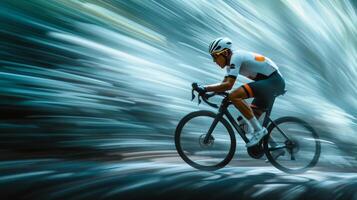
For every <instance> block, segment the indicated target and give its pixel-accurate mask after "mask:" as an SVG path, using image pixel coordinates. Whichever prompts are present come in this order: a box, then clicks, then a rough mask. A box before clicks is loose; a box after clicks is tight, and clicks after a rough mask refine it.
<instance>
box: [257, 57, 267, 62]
mask: <svg viewBox="0 0 357 200" xmlns="http://www.w3.org/2000/svg"><path fill="white" fill-rule="evenodd" d="M255 60H256V61H258V62H264V61H265V57H264V56H262V55H255Z"/></svg>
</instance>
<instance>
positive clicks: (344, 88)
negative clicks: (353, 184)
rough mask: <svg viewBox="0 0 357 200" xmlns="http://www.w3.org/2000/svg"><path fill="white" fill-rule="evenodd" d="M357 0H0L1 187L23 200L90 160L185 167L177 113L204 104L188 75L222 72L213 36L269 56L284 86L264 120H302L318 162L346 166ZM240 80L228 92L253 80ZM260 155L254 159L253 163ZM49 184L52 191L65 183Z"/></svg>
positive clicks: (351, 138)
mask: <svg viewBox="0 0 357 200" xmlns="http://www.w3.org/2000/svg"><path fill="white" fill-rule="evenodd" d="M356 6H357V5H356V2H355V1H354V2H353V1H309V2H305V1H201V0H199V1H139V0H137V1H136V0H135V1H134V0H133V1H109V0H108V1H107V0H102V1H94V0H93V1H91V0H87V1H85V0H57V1H48V0H29V1H12V0H3V1H1V2H0V86H1V87H0V96H1V98H0V109H1V115H0V116H1V122H0V132H1V133H0V149H1V160H2V161H1V162H0V170H1V171H2V173H1V176H2V177H0V182H1V184H3V185H2V186H5V185H6V187H3V190H2V193H3V194H7V195H10V196H11V195H15V194H13V193H11V192H10V191H9V190H7V189H8V187H10V188H11V189H12V190H13V189H14V188H20V189H18V190H16V191H17V192H22V193H18V194H24V195H25V194H27V196H26V197H28V198H30V197H33V196H31V195H35V196H36V195H41V194H43V193H38V194H32V192H30V189H29V188H31V187H33V186H29V185H31V184H32V182H31V180H32V181H34V180H40V179H41V178H42V179H45V180H46V181H42V182H41V184H40V186H38V185H37V186H36V187H41V188H42V186H43V185H46V184H48V182H50V181H49V180H56V181H58V179H60V180H62V181H63V182H65V181H66V180H67V179H68V181H69V182H70V180H73V179H75V180H78V179H77V178H78V177H77V176H80V175H79V174H80V173H74V171H75V170H76V171H83V170H88V168H90V167H92V166H94V167H93V168H95V169H97V170H98V169H99V168H100V169H103V170H104V169H111V170H112V169H118V170H117V171H120V170H122V169H123V168H125V167H126V168H127V169H128V170H130V169H133V170H134V171H135V169H142V168H146V167H149V166H153V165H155V166H159V165H160V164H161V165H160V166H164V167H162V168H163V169H165V168H170V167H171V168H174V169H176V168H175V167H172V166H176V167H177V166H181V167H182V166H186V165H185V164H184V163H182V161H180V158H179V157H178V156H177V154H176V152H175V148H174V142H173V133H174V129H175V127H176V125H177V123H178V121H179V120H180V118H182V117H183V116H184V115H186V114H187V113H189V112H191V111H194V110H198V109H210V108H208V107H207V106H205V105H203V104H202V105H200V106H198V105H197V102H191V101H190V98H191V93H190V84H191V83H192V82H199V83H204V84H208V83H215V82H219V81H221V80H222V78H223V76H224V70H221V69H219V68H218V67H216V66H215V65H214V63H213V62H212V59H211V58H210V56H209V55H208V53H207V48H208V44H209V43H210V42H211V40H213V39H215V38H217V37H220V36H227V37H230V38H231V39H232V40H233V42H234V46H235V47H236V48H239V49H245V50H249V51H254V52H258V53H260V54H262V55H265V56H267V57H269V58H271V59H272V60H273V61H275V62H276V63H277V64H278V66H279V69H280V71H281V73H282V74H283V76H284V77H285V80H286V83H287V88H286V89H287V90H288V92H287V93H286V94H285V95H284V96H282V97H279V99H278V100H277V101H276V103H275V105H274V109H273V113H272V115H273V118H278V117H279V116H286V115H289V116H297V117H301V118H304V119H305V120H306V121H308V122H309V123H311V124H312V125H313V126H314V127H315V128H316V129H317V130H318V133H319V135H320V137H321V138H322V139H323V142H322V154H321V158H320V162H319V165H318V167H320V168H318V169H321V170H322V171H323V170H325V171H335V172H337V171H340V172H355V171H356V170H355V168H356V166H357V156H356V155H357V154H356V153H357V149H356V148H355V147H356V144H357V134H356V127H357V125H356V122H357V119H356V113H357V99H356V97H357V90H356V88H357V82H356V81H355V80H356V79H357V56H356V55H357V14H356ZM238 80H239V81H240V82H237V83H236V84H235V88H236V87H239V86H240V85H241V84H243V83H246V82H248V81H249V80H248V79H245V78H243V77H239V78H238ZM232 111H233V109H232ZM237 148H238V149H237V155H236V159H238V160H239V159H241V158H247V159H246V160H244V159H242V160H241V162H239V161H238V162H237V163H236V166H240V165H244V162H253V161H249V160H250V159H249V158H248V157H247V154H246V153H245V150H244V146H243V145H242V143H239V144H238V147H237ZM68 162H70V163H68ZM108 162H109V163H110V165H109V164H108ZM170 162H172V163H176V162H177V163H179V164H177V163H176V164H172V165H169V166H168V165H167V163H170ZM104 163H105V164H104ZM122 163H131V164H130V165H129V164H128V165H126V166H125V167H123V166H122V165H121V164H122ZM132 163H134V164H132ZM108 165H109V166H108ZM259 165H264V161H262V160H259V161H256V162H253V164H252V166H259ZM103 166H105V167H103ZM101 167H103V168H101ZM93 168H90V169H91V170H92V169H93ZM73 169H75V170H73ZM119 169H120V170H119ZM185 169H186V168H185ZM188 169H189V170H192V173H194V172H195V171H193V169H190V168H189V167H187V169H186V170H188ZM228 169H230V168H228ZM249 169H251V168H248V169H247V170H249ZM269 169H270V168H269ZM61 170H64V171H65V172H63V173H62V172H61ZM232 170H233V169H232ZM272 170H273V169H272ZM178 171H179V170H178ZM101 172H102V171H101ZM274 172H275V171H274ZM91 173H93V174H94V175H93V177H95V173H96V171H95V170H94V171H91ZM105 173H106V172H105ZM118 173H119V172H118ZM160 173H161V174H162V173H164V172H159V173H158V175H157V176H160ZM196 173H198V172H196ZM87 175H88V174H85V175H83V176H87ZM52 176H55V177H54V178H53V179H51V178H49V177H52ZM354 176H356V175H354ZM61 177H62V178H61ZM125 177H126V176H125V174H121V178H125ZM153 177H155V176H153ZM133 180H135V178H134V179H133ZM133 180H132V182H133V183H137V182H135V181H133ZM155 180H156V179H155ZM155 180H154V181H153V179H152V178H151V179H148V181H147V182H146V183H152V182H155ZM16 181H17V182H16ZM23 182H26V183H28V184H27V185H26V184H25V185H21V184H19V183H23ZM30 182H31V184H30ZM138 182H140V181H138ZM9 183H12V184H13V185H11V184H9ZM66 183H67V182H66ZM144 185H145V184H144ZM136 186H138V185H136ZM58 187H59V188H52V189H53V190H54V191H57V190H60V189H64V188H67V186H63V185H62V186H58ZM121 188H123V187H121ZM133 188H135V187H134V186H133V187H130V186H127V188H126V189H133ZM37 189H38V188H37ZM82 189H83V188H82ZM124 190H125V189H122V190H119V191H116V192H115V193H113V194H117V193H120V192H123V191H124ZM103 191H104V190H103ZM103 191H101V192H103ZM47 192H48V191H47ZM98 192H100V191H98ZM303 192H304V191H303ZM305 192H306V191H305ZM66 193H68V191H66V192H64V194H66ZM29 194H31V195H29ZM111 194H112V193H111ZM57 195H60V196H61V195H63V193H61V194H57ZM109 196H110V195H109ZM36 197H38V196H36ZM56 197H58V196H56ZM356 198H357V197H356Z"/></svg>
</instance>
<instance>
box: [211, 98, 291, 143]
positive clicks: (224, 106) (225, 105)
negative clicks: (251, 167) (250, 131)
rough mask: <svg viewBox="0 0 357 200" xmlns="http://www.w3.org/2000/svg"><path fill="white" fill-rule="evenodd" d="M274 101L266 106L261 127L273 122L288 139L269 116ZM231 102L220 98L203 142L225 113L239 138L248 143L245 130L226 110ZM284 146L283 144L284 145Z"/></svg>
mask: <svg viewBox="0 0 357 200" xmlns="http://www.w3.org/2000/svg"><path fill="white" fill-rule="evenodd" d="M274 101H275V100H273V101H272V102H271V105H270V106H269V107H268V109H267V110H266V114H265V117H264V120H263V127H268V124H269V123H271V124H273V126H275V127H276V128H277V129H278V130H279V132H280V133H281V134H282V135H283V136H284V137H285V138H286V139H287V140H288V141H290V138H289V137H288V136H287V135H286V134H285V133H284V131H283V130H281V129H280V128H279V127H278V126H277V125H276V124H275V123H274V121H273V120H272V119H271V118H270V113H271V110H272V107H273V104H274ZM231 104H232V102H230V101H229V99H228V97H225V98H224V99H223V100H222V103H221V105H220V107H219V109H218V113H217V116H216V118H215V119H214V120H213V122H212V124H211V126H210V128H209V129H208V132H207V134H206V137H205V139H204V142H205V143H207V142H208V141H209V138H210V136H211V134H212V132H213V130H214V129H215V127H216V125H217V123H218V121H219V120H220V119H221V118H222V117H223V116H224V115H225V116H226V117H227V119H228V121H229V122H230V123H231V125H233V127H234V129H235V130H236V131H237V132H238V134H239V135H240V136H241V138H242V139H243V141H244V142H245V143H248V142H249V139H248V138H247V136H246V135H245V132H244V130H242V128H240V127H239V125H238V123H237V122H236V120H235V119H234V118H233V116H232V115H231V113H230V112H229V111H228V107H229V105H231ZM284 147H285V146H284ZM284 147H275V148H276V149H279V148H284Z"/></svg>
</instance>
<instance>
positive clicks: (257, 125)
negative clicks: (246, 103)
mask: <svg viewBox="0 0 357 200" xmlns="http://www.w3.org/2000/svg"><path fill="white" fill-rule="evenodd" d="M249 122H250V124H251V125H252V126H253V129H254V131H260V130H262V128H263V127H262V125H261V124H260V123H259V121H258V120H257V118H255V117H253V118H252V119H250V120H249Z"/></svg>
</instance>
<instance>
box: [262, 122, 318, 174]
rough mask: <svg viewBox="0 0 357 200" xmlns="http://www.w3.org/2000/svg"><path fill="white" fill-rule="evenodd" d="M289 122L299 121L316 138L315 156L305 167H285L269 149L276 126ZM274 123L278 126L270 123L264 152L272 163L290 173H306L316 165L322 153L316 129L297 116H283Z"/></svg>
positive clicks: (265, 138)
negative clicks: (270, 139)
mask: <svg viewBox="0 0 357 200" xmlns="http://www.w3.org/2000/svg"><path fill="white" fill-rule="evenodd" d="M287 122H289V123H297V124H299V125H301V126H303V127H304V128H306V129H307V130H309V131H310V132H311V134H312V136H313V138H314V141H315V153H314V156H313V158H312V160H311V162H310V163H309V164H308V165H306V166H305V167H303V168H298V169H290V168H287V167H284V166H282V165H281V164H279V163H278V162H277V161H276V160H275V159H274V158H273V156H272V155H271V153H270V151H269V138H271V137H270V136H271V134H272V131H273V129H274V128H276V126H279V125H281V124H283V123H287ZM274 123H275V124H276V126H275V125H274V124H273V123H270V124H269V126H268V129H267V130H268V134H267V135H266V136H265V137H264V139H263V148H264V153H265V155H266V157H267V159H268V160H269V161H270V163H271V164H272V165H273V166H274V167H276V168H277V169H279V170H281V171H283V172H286V173H290V174H300V173H304V172H306V171H308V170H309V169H311V168H312V167H314V166H315V165H316V164H317V162H318V160H319V157H320V154H321V144H320V140H319V136H318V134H317V133H316V131H315V130H314V129H313V128H312V126H311V125H309V124H308V123H307V122H305V121H303V120H301V119H299V118H296V117H282V118H279V119H276V120H274ZM285 134H287V135H288V134H289V133H285Z"/></svg>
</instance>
